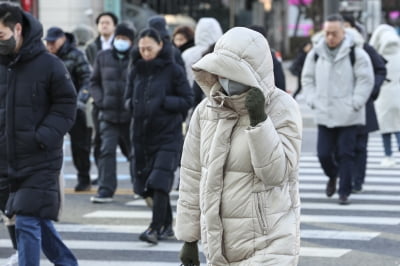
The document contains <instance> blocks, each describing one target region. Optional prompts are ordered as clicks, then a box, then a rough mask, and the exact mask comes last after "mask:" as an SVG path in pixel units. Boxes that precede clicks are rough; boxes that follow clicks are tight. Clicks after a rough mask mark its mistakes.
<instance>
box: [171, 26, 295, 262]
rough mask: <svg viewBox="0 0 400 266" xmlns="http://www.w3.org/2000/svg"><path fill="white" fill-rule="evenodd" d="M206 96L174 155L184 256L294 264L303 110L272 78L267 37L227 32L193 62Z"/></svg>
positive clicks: (242, 30) (185, 258) (178, 228)
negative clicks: (178, 174) (178, 177)
mask: <svg viewBox="0 0 400 266" xmlns="http://www.w3.org/2000/svg"><path fill="white" fill-rule="evenodd" d="M193 73H194V76H195V80H196V82H197V83H198V84H199V85H200V87H201V88H202V89H203V91H204V93H205V94H206V96H207V97H206V98H205V99H204V100H203V101H202V102H201V103H200V104H199V105H198V107H197V108H196V109H195V111H194V113H193V117H192V119H191V123H190V126H189V132H188V133H187V135H186V138H185V144H184V149H183V154H182V162H181V182H180V188H179V199H178V204H177V217H176V236H177V238H178V239H179V240H183V241H185V242H184V244H183V247H182V249H181V252H180V259H181V262H182V263H183V265H200V262H199V257H198V248H197V242H198V241H201V244H202V246H203V252H204V254H205V256H206V259H207V263H208V265H271V266H272V265H282V266H283V265H285V266H286V265H297V262H298V257H299V250H300V235H299V224H300V199H299V187H298V167H299V157H300V149H301V147H300V146H301V138H302V119H301V114H300V111H299V108H298V105H297V103H296V102H295V101H294V100H293V98H292V97H291V96H290V95H289V94H287V93H285V92H283V91H282V90H280V89H278V88H276V86H275V83H274V73H273V63H272V56H271V51H270V48H269V45H268V42H267V40H266V39H265V37H264V36H263V35H261V34H260V33H258V32H256V31H253V30H250V29H248V28H244V27H236V28H233V29H231V30H229V31H228V32H226V33H225V34H224V35H223V36H222V37H221V38H220V39H219V40H218V42H217V43H216V46H215V49H214V52H212V53H210V54H208V55H205V56H204V57H203V58H202V59H200V60H199V61H198V62H197V63H196V64H194V65H193Z"/></svg>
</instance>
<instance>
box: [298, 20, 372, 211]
mask: <svg viewBox="0 0 400 266" xmlns="http://www.w3.org/2000/svg"><path fill="white" fill-rule="evenodd" d="M352 57H354V63H353V62H352V61H353V59H352ZM301 79H302V86H303V90H304V92H305V93H306V102H307V104H308V105H309V106H310V108H311V109H312V110H313V112H314V114H315V120H316V124H317V125H318V140H317V152H318V159H319V161H320V164H321V167H322V169H323V171H324V173H325V175H326V176H328V178H329V181H328V183H327V186H326V195H327V196H328V197H331V196H332V195H333V194H334V193H335V192H336V181H337V178H338V177H339V178H340V182H339V204H349V203H350V201H349V196H350V193H351V190H352V171H353V167H354V156H355V155H354V152H355V143H356V135H357V127H358V126H362V125H365V104H366V102H367V100H368V98H369V97H370V95H371V91H372V88H373V85H374V73H373V69H372V65H371V60H370V59H369V56H368V54H367V53H366V52H365V51H364V50H363V49H361V48H359V47H357V46H355V45H354V42H353V40H352V38H351V37H350V36H348V35H346V34H345V28H344V23H343V18H342V17H341V16H340V15H336V14H334V15H330V16H328V18H327V19H326V21H325V23H324V37H323V38H320V39H319V41H318V43H317V44H316V45H315V46H314V47H313V49H312V50H311V51H310V52H309V53H308V55H307V57H306V61H305V64H304V68H303V72H302V77H301Z"/></svg>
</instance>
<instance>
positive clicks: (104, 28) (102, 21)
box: [85, 12, 118, 65]
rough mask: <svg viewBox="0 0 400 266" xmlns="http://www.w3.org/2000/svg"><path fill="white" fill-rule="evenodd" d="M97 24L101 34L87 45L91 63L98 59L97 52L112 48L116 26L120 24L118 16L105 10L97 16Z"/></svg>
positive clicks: (87, 53)
mask: <svg viewBox="0 0 400 266" xmlns="http://www.w3.org/2000/svg"><path fill="white" fill-rule="evenodd" d="M95 22H96V25H97V30H98V32H99V35H98V36H97V37H96V38H95V39H94V40H93V41H91V42H90V43H89V44H88V45H87V47H86V50H85V51H86V56H87V58H88V60H89V63H90V64H91V65H93V64H94V62H95V60H96V56H97V53H98V52H99V51H102V50H107V49H111V48H112V41H113V39H114V32H115V28H116V27H117V25H118V17H117V16H116V15H115V14H114V13H112V12H103V13H100V14H99V15H98V16H97V17H96V21H95Z"/></svg>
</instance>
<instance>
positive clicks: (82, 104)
mask: <svg viewBox="0 0 400 266" xmlns="http://www.w3.org/2000/svg"><path fill="white" fill-rule="evenodd" d="M89 97H90V94H89V91H88V90H86V89H82V90H80V91H79V92H78V97H77V98H78V103H77V104H78V109H80V110H82V111H85V109H86V103H87V101H88V100H89Z"/></svg>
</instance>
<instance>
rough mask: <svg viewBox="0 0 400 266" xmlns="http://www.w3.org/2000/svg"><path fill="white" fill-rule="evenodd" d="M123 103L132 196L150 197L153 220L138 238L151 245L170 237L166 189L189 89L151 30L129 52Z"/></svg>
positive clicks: (168, 51) (178, 147) (189, 99)
mask: <svg viewBox="0 0 400 266" xmlns="http://www.w3.org/2000/svg"><path fill="white" fill-rule="evenodd" d="M131 69H132V70H131V72H130V74H129V76H128V85H127V94H126V97H125V99H126V103H125V105H126V106H127V107H128V108H129V109H130V110H131V112H132V128H131V135H132V146H133V147H132V148H133V149H132V154H133V156H132V157H133V158H132V160H131V173H132V174H133V176H134V191H135V193H136V194H138V195H140V196H142V197H144V198H147V197H150V198H152V199H153V206H152V207H153V218H152V222H151V224H150V226H149V228H148V229H147V230H146V231H145V232H143V233H142V234H141V235H140V237H139V239H140V240H142V241H146V242H150V243H153V244H156V243H157V242H158V240H159V239H165V238H169V237H172V236H173V235H174V232H173V231H172V209H171V204H170V198H169V192H170V190H171V188H172V184H173V179H174V171H175V170H176V168H177V166H178V160H179V157H180V151H181V146H182V138H183V137H182V121H183V116H184V114H185V113H186V112H187V110H188V109H189V108H190V107H191V106H192V102H193V92H192V90H191V89H190V86H189V84H188V81H187V79H186V77H185V74H184V72H183V69H182V67H180V66H179V65H178V64H177V63H175V62H174V60H173V54H172V50H171V49H170V46H168V45H165V44H164V43H163V41H162V39H161V37H160V36H159V34H158V32H157V31H156V30H154V29H151V28H150V29H145V30H143V31H142V32H141V34H140V36H139V46H138V48H136V49H134V50H133V53H132V66H131Z"/></svg>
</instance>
